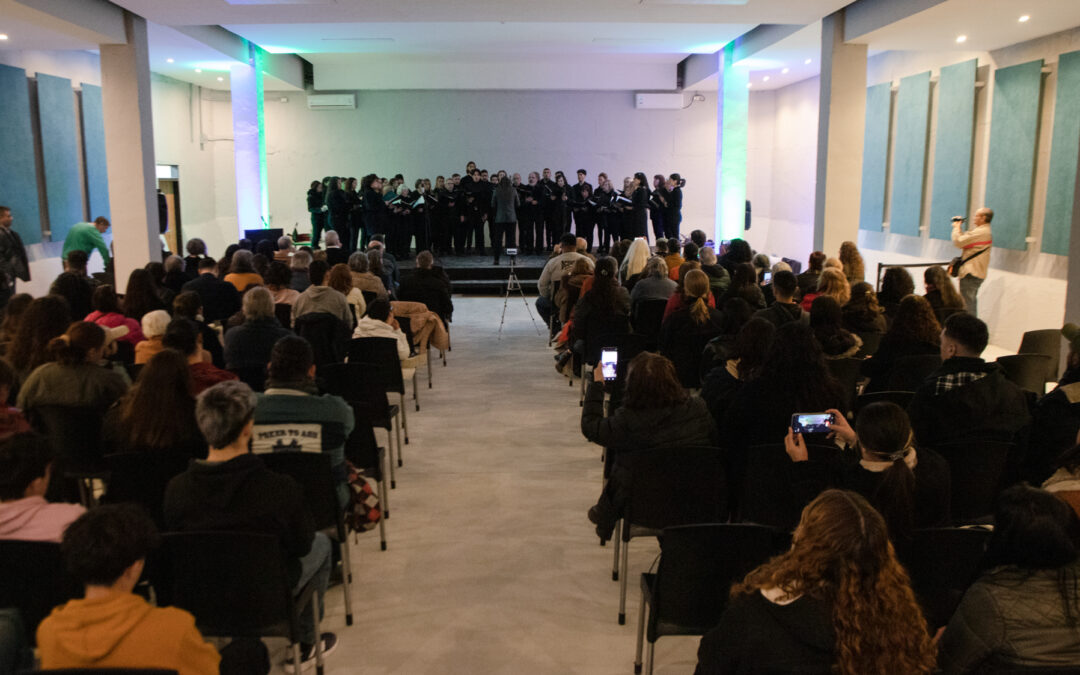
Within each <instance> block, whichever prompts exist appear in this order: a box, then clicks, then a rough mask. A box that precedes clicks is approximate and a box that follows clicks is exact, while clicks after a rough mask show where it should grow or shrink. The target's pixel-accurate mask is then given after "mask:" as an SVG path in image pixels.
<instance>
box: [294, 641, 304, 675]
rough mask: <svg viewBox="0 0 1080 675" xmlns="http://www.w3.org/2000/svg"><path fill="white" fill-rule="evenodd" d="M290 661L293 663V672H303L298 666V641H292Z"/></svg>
mask: <svg viewBox="0 0 1080 675" xmlns="http://www.w3.org/2000/svg"><path fill="white" fill-rule="evenodd" d="M292 663H293V672H294V673H302V672H304V671H303V670H301V668H300V643H299V642H294V643H292Z"/></svg>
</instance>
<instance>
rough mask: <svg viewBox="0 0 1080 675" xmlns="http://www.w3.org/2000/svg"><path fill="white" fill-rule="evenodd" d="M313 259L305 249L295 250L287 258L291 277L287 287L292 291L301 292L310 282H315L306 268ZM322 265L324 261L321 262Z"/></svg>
mask: <svg viewBox="0 0 1080 675" xmlns="http://www.w3.org/2000/svg"><path fill="white" fill-rule="evenodd" d="M313 261H314V259H313V258H312V257H311V254H310V253H308V252H307V251H297V252H296V253H294V254H293V255H292V258H290V259H289V269H290V270H291V273H292V278H291V280H290V281H289V288H291V289H293V290H294V291H298V292H300V293H303V292H304V291H305V290H307V288H308V287H309V286H311V284H313V283H315V282H314V281H312V280H311V275H310V273H309V270H308V268H309V267H311V263H312V262H313ZM323 264H324V265H325V264H326V263H323Z"/></svg>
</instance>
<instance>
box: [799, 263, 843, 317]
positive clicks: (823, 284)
mask: <svg viewBox="0 0 1080 675" xmlns="http://www.w3.org/2000/svg"><path fill="white" fill-rule="evenodd" d="M822 295H825V296H828V297H830V298H832V299H833V300H836V302H837V303H838V304H839V305H840V306H841V307H843V306H844V305H846V304H847V302H848V300H850V299H851V286H850V285H849V282H848V280H847V278H846V277H844V273H843V272H841V271H840V270H838V269H836V268H831V267H827V266H826V268H825V269H824V270H822V272H821V276H820V277H818V287H817V291H815V292H814V293H807V294H806V295H804V296H803V299H802V308H803V309H804V310H806V311H807V312H809V311H810V305H811V304H812V303H813V302H814V299H815V298H817V297H820V296H822Z"/></svg>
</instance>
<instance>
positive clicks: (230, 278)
mask: <svg viewBox="0 0 1080 675" xmlns="http://www.w3.org/2000/svg"><path fill="white" fill-rule="evenodd" d="M253 257H254V255H253V254H252V253H251V251H245V250H243V249H241V250H239V251H237V252H236V253H234V254H233V257H232V263H231V264H230V265H229V273H228V274H226V275H225V281H227V282H229V283H230V284H232V285H233V286H235V287H236V290H237V291H239V292H241V293H243V292H244V291H246V290H247V289H248V287H249V286H261V285H262V282H263V278H262V277H261V276H259V275H258V273H257V272H256V271H255V266H254V264H253V263H252V261H251V259H252V258H253Z"/></svg>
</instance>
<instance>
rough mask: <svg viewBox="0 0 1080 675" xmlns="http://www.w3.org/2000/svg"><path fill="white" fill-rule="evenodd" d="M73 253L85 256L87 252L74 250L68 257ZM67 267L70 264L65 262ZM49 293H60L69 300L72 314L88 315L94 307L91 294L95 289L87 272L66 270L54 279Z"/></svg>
mask: <svg viewBox="0 0 1080 675" xmlns="http://www.w3.org/2000/svg"><path fill="white" fill-rule="evenodd" d="M73 255H81V256H83V257H85V256H86V253H84V252H82V251H72V252H71V253H69V254H68V257H69V258H70V257H71V256H73ZM67 267H68V265H67V263H65V264H64V268H65V269H67ZM49 293H50V294H51V295H59V296H60V297H62V298H64V299H65V300H67V302H68V307H70V308H71V315H72V316H86V315H87V314H89V313H90V311H91V309H92V306H91V296H92V295H93V294H94V289H93V287H92V286H91V285H90V282H89V281H88V280H87V277H86V275H85V274H76V273H74V272H69V271H65V272H64V273H62V274H61V275H60V276H58V277H56V279H54V280H53V282H52V284H51V285H50V286H49Z"/></svg>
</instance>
